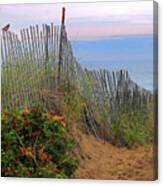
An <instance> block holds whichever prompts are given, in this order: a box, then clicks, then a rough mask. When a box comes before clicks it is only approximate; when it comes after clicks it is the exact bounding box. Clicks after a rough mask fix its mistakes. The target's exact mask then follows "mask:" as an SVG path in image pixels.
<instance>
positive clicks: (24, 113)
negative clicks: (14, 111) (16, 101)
mask: <svg viewBox="0 0 163 186" xmlns="http://www.w3.org/2000/svg"><path fill="white" fill-rule="evenodd" d="M29 113H30V110H29V109H28V108H25V109H24V110H23V113H22V115H23V116H27V115H28V114H29Z"/></svg>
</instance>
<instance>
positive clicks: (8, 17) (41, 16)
mask: <svg viewBox="0 0 163 186" xmlns="http://www.w3.org/2000/svg"><path fill="white" fill-rule="evenodd" d="M152 4H153V2H152V1H139V2H103V3H101V2H99V3H65V4H63V3H62V4H21V5H0V17H1V19H0V25H1V26H2V27H3V26H4V25H6V24H8V23H10V24H11V29H12V31H15V32H18V31H19V29H20V28H22V27H28V26H29V25H35V24H40V25H41V24H43V23H47V24H48V23H51V22H54V23H55V24H57V25H59V24H60V19H61V10H62V7H63V6H64V7H65V8H66V23H65V24H66V28H67V32H68V37H69V39H70V40H91V39H101V38H107V37H120V36H132V35H149V34H152V33H153V28H152V27H153V22H152V16H153V15H152V9H153V7H152Z"/></svg>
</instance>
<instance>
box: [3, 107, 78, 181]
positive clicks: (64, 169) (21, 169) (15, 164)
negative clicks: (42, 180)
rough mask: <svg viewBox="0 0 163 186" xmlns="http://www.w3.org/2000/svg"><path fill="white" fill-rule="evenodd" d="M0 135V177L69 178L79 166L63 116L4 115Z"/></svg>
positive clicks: (35, 112)
mask: <svg viewBox="0 0 163 186" xmlns="http://www.w3.org/2000/svg"><path fill="white" fill-rule="evenodd" d="M1 133H2V150H1V154H2V158H1V159H2V176H20V177H52V178H69V177H71V176H72V175H73V173H74V171H75V169H76V168H77V166H78V160H77V159H76V157H74V156H75V155H74V154H73V147H74V144H75V141H74V140H73V139H72V138H70V136H69V133H68V129H67V127H66V124H65V122H64V117H63V116H57V115H52V114H49V113H43V112H42V110H41V109H40V108H37V107H36V108H32V109H24V110H19V111H17V112H14V113H8V112H4V113H3V114H2V130H1Z"/></svg>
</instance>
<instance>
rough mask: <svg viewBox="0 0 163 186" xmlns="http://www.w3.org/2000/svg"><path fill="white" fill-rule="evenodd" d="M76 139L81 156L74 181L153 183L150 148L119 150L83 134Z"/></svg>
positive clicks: (151, 152)
mask: <svg viewBox="0 0 163 186" xmlns="http://www.w3.org/2000/svg"><path fill="white" fill-rule="evenodd" d="M79 140H80V151H81V153H80V154H82V156H81V160H80V166H79V168H78V169H77V171H76V172H75V178H78V179H79V178H81V179H122V180H124V179H127V180H154V176H153V175H154V169H153V151H152V148H149V147H136V148H134V149H127V148H124V147H123V148H122V147H121V148H119V147H116V146H113V145H111V144H109V143H104V142H103V141H101V140H97V139H95V138H94V137H93V136H90V135H85V134H82V135H80V138H79Z"/></svg>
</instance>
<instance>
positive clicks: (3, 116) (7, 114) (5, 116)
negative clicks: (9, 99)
mask: <svg viewBox="0 0 163 186" xmlns="http://www.w3.org/2000/svg"><path fill="white" fill-rule="evenodd" d="M8 116H9V113H8V112H4V113H3V114H2V120H4V119H6V118H7V117H8Z"/></svg>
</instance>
